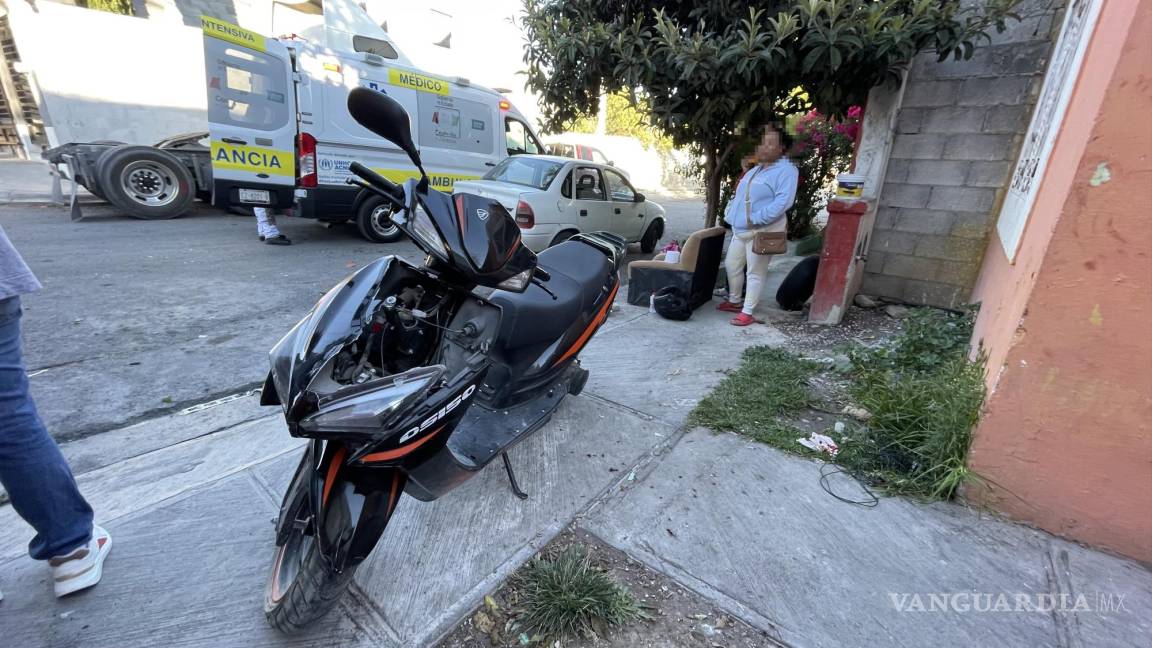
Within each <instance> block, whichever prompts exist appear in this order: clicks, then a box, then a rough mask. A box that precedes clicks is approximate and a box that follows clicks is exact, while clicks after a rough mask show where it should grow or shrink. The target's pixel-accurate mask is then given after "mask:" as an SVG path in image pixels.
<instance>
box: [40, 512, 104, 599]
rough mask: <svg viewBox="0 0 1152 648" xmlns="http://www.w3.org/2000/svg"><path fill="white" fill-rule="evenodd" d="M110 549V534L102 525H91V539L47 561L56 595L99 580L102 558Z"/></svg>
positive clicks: (59, 595)
mask: <svg viewBox="0 0 1152 648" xmlns="http://www.w3.org/2000/svg"><path fill="white" fill-rule="evenodd" d="M111 550H112V536H110V535H108V532H107V531H105V530H104V529H103V528H102V527H99V526H97V525H92V539H91V540H89V541H88V544H86V545H84V546H83V547H80V548H79V549H77V550H75V551H73V552H72V553H70V554H68V555H66V556H57V557H55V558H53V559H51V560H49V561H48V565H49V566H50V567H52V586H53V589H55V590H56V596H57V597H61V596H67V595H69V594H71V593H73V592H79V591H80V590H82V589H87V588H89V587H92V586H93V585H95V584H96V583H99V582H100V576H101V575H102V573H103V569H104V559H105V558H107V557H108V552H109V551H111Z"/></svg>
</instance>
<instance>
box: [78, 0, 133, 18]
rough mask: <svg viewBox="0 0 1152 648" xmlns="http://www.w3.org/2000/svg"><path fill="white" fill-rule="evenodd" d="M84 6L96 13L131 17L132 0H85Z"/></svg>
mask: <svg viewBox="0 0 1152 648" xmlns="http://www.w3.org/2000/svg"><path fill="white" fill-rule="evenodd" d="M84 6H86V7H88V8H89V9H95V10H96V11H107V12H109V13H117V14H121V15H124V16H131V15H132V0H86V2H85V3H84Z"/></svg>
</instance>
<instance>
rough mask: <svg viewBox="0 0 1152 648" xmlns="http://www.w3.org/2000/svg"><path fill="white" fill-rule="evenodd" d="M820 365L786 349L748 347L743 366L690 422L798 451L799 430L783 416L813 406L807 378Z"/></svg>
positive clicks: (708, 398)
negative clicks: (783, 419)
mask: <svg viewBox="0 0 1152 648" xmlns="http://www.w3.org/2000/svg"><path fill="white" fill-rule="evenodd" d="M819 368H820V365H819V364H818V363H815V362H812V361H809V360H803V359H801V358H799V357H797V356H796V355H794V354H792V353H789V352H788V351H785V350H783V349H779V348H775V347H765V346H759V347H752V348H749V349H746V350H745V351H744V355H743V361H742V362H741V363H740V366H739V367H738V368H737V369H735V370H734V371H732V372H731V373H729V374H728V375H727V376H726V377H725V378H724V380H722V381H721V382H720V384H719V385H717V386H716V389H714V390H713V391H712V393H711V394H709V395H708V396H707V397H705V398H704V400H702V401H700V404H699V405H697V406H696V409H694V410H692V413H691V414H690V415H689V417H688V421H689V423H691V424H692V425H701V426H704V427H708V428H711V429H713V430H726V431H729V432H738V433H740V434H744V435H747V436H750V437H752V438H754V439H756V440H757V441H761V442H763V443H767V444H769V445H772V446H775V447H778V448H782V449H785V450H791V451H795V449H796V448H797V445H796V438H797V435H798V434H800V432H799V430H798V429H797V428H796V427H795V426H792V425H790V424H788V423H786V422H782V418H784V417H786V416H787V415H789V414H794V413H796V412H798V411H800V410H802V409H804V408H806V407H808V406H809V405H811V404H812V401H813V395H812V391H811V389H809V385H808V380H809V379H810V378H811V377H812V376H813V374H815V373H816V371H817V370H818V369H819ZM801 436H802V435H801Z"/></svg>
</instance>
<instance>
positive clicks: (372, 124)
mask: <svg viewBox="0 0 1152 648" xmlns="http://www.w3.org/2000/svg"><path fill="white" fill-rule="evenodd" d="M348 112H349V113H350V114H351V115H352V119H355V120H356V122H357V123H358V124H360V125H361V126H363V127H364V128H367V129H368V130H370V131H372V132H373V133H376V134H377V135H379V136H380V137H383V138H384V139H386V140H388V141H389V142H392V143H393V144H395V145H396V146H399V147H400V149H401V150H402V151H404V152H405V153H407V154H408V158H409V159H410V160H412V163H413V164H415V165H416V166H417V167H420V153H419V151H417V150H416V145H414V144H413V143H412V126H411V123H410V122H409V120H408V112H407V111H405V110H404V106H401V105H400V102H398V101H396V100H395V99H393V98H392V97H389V96H388V95H386V94H384V93H382V92H378V91H376V90H369V89H368V88H353V89H352V92H350V93H348ZM420 170H421V172H423V168H421V169H420Z"/></svg>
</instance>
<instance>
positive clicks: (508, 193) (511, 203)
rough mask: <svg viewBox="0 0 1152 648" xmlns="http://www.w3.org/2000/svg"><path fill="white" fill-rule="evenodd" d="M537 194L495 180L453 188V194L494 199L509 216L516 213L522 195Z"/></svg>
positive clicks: (462, 184)
mask: <svg viewBox="0 0 1152 648" xmlns="http://www.w3.org/2000/svg"><path fill="white" fill-rule="evenodd" d="M535 192H536V189H534V188H532V187H527V186H524V185H518V184H512V183H510V182H497V181H495V180H466V181H460V182H457V183H455V184H454V185H453V186H452V193H470V194H476V195H478V196H483V197H485V198H492V199H494V200H496V201H497V202H499V203H500V204H501V205H504V208H505V209H507V210H508V213H509V214H515V213H516V203H518V202H519V201H520V196H521V195H523V194H526V193H535Z"/></svg>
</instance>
